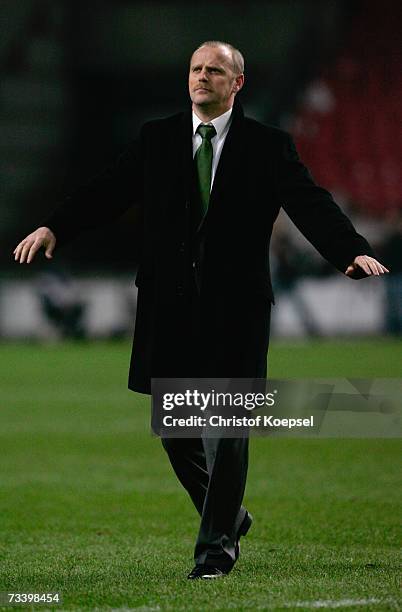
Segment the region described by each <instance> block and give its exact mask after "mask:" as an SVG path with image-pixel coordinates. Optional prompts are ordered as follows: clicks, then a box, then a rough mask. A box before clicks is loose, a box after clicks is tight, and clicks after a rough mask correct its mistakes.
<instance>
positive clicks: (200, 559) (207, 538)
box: [162, 438, 248, 568]
mask: <svg viewBox="0 0 402 612" xmlns="http://www.w3.org/2000/svg"><path fill="white" fill-rule="evenodd" d="M162 444H163V447H164V448H165V450H166V452H167V454H168V456H169V459H170V462H171V464H172V467H173V469H174V471H175V473H176V475H177V477H178V479H179V480H180V482H181V484H182V485H183V487H184V488H185V489H186V490H187V492H188V493H189V495H190V497H191V499H192V501H193V503H194V506H195V507H196V509H197V511H198V513H199V515H200V516H201V524H200V528H199V532H198V537H197V541H196V545H195V550H194V560H195V563H196V564H205V565H213V566H215V567H222V568H231V567H232V566H233V565H234V563H235V561H236V557H235V542H236V537H237V532H238V530H239V527H240V525H241V523H242V522H243V520H244V518H245V516H246V510H245V508H244V507H243V506H242V505H241V503H242V500H243V495H244V489H245V486H246V478H247V468H248V438H162Z"/></svg>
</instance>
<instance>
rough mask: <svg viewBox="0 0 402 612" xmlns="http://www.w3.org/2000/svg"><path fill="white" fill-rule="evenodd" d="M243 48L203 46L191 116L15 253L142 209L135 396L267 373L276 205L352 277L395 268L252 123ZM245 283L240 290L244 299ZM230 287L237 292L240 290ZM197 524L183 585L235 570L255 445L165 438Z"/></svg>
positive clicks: (162, 131) (282, 138)
mask: <svg viewBox="0 0 402 612" xmlns="http://www.w3.org/2000/svg"><path fill="white" fill-rule="evenodd" d="M243 84H244V61H243V57H242V55H241V53H240V52H239V51H238V50H237V49H235V48H234V47H232V46H231V45H229V44H227V43H221V42H216V41H209V42H206V43H203V44H202V45H201V46H200V47H199V48H198V49H197V50H196V51H195V52H194V54H193V55H192V58H191V63H190V72H189V93H190V98H191V101H192V106H191V108H189V109H188V110H187V111H186V112H184V113H180V114H177V115H174V116H172V117H168V118H166V119H161V120H156V121H151V122H149V123H146V124H145V125H144V126H143V127H142V129H141V132H140V135H139V138H138V139H137V140H135V141H134V142H132V143H131V144H130V145H129V147H128V148H127V150H126V151H125V152H124V153H123V154H122V155H121V157H120V158H119V159H118V160H117V161H116V163H115V164H114V165H113V166H112V167H110V168H108V169H107V170H106V171H105V172H103V173H102V174H101V175H100V176H98V177H96V178H95V179H93V180H92V181H90V182H89V183H88V184H87V185H85V186H84V187H82V188H81V189H79V190H78V191H77V192H76V193H74V194H73V195H72V196H70V197H68V198H66V199H65V200H64V201H63V202H62V203H61V204H60V205H59V207H58V208H57V209H56V210H55V211H54V212H53V213H52V214H51V215H50V216H49V217H47V219H45V220H44V221H43V223H42V226H41V227H40V228H38V229H37V230H36V231H35V232H33V233H32V234H30V235H29V236H27V237H26V238H25V239H24V240H23V241H22V242H20V244H19V245H18V246H17V247H16V249H15V251H14V255H15V259H16V260H17V261H20V263H23V262H24V261H26V262H27V263H30V262H31V261H32V259H33V257H34V256H35V253H36V252H37V251H38V249H39V248H41V247H42V246H43V247H45V249H46V252H45V254H46V257H48V258H51V257H52V253H53V250H54V247H55V245H56V241H57V245H58V246H60V245H62V244H63V243H65V242H67V241H69V240H72V239H73V238H74V237H75V236H76V235H77V234H78V233H80V232H81V231H82V230H84V229H89V228H95V227H99V226H100V225H102V224H109V223H110V222H111V221H112V220H113V219H115V218H116V217H118V216H119V215H121V214H122V213H123V212H124V211H125V210H126V209H127V208H129V207H130V206H138V207H139V209H140V213H141V214H140V215H139V218H140V222H141V224H142V232H141V236H142V244H141V259H140V265H139V270H138V274H137V279H136V284H137V286H138V306H137V319H136V326H135V335H134V342H133V353H132V358H131V365H130V373H129V388H130V389H132V390H133V391H139V392H142V393H150V391H151V379H152V378H186V377H190V378H194V377H203V378H237V377H239V378H265V376H266V367H267V361H266V359H267V351H268V341H269V321H270V309H271V304H273V303H274V297H273V292H272V287H271V281H270V271H269V242H270V237H271V232H272V227H273V224H274V221H275V219H276V217H277V215H278V213H279V210H280V208H281V206H283V207H284V209H285V210H286V212H287V214H288V215H289V216H290V218H291V219H292V221H293V222H294V223H295V224H296V226H297V227H298V228H299V229H300V231H301V232H302V233H303V234H304V235H305V236H306V237H307V238H308V240H310V242H311V243H312V244H313V245H314V246H315V247H316V248H317V250H318V251H319V252H320V253H321V254H322V255H323V257H325V258H326V259H327V260H328V261H329V262H330V263H331V264H333V265H334V266H335V267H336V268H337V269H338V270H340V271H341V272H343V273H344V274H346V275H348V276H349V277H351V278H363V277H365V276H370V275H379V274H383V273H384V272H387V271H388V270H387V269H386V268H385V267H384V266H382V265H381V264H380V263H379V262H378V261H377V260H376V259H374V257H373V253H372V250H371V248H370V246H369V244H368V243H367V241H366V240H365V239H364V238H363V237H362V236H360V235H359V234H358V233H357V232H356V231H355V229H354V227H353V225H352V224H351V223H350V221H349V220H348V218H347V217H346V216H345V215H344V214H343V213H342V212H341V210H340V209H339V207H338V206H337V204H336V203H335V202H334V201H333V199H332V196H331V194H330V193H329V192H328V191H326V190H325V189H323V188H322V187H319V186H317V185H316V184H315V183H314V181H313V179H312V177H311V175H310V174H309V172H308V170H307V169H306V168H305V166H304V165H303V164H302V163H301V161H300V159H299V157H298V154H297V152H296V149H295V146H294V144H293V141H292V139H291V137H290V136H289V135H288V134H287V133H286V132H284V131H283V130H281V129H279V128H276V127H272V126H265V125H262V124H261V123H258V122H257V121H254V120H252V119H249V118H247V117H245V116H244V114H243V110H242V108H241V106H240V104H239V103H237V100H236V101H235V96H236V94H237V93H238V92H239V91H240V89H241V88H242V87H243ZM239 287H240V290H239ZM235 289H236V294H235V293H234V292H235ZM162 443H163V446H164V448H165V450H166V451H167V453H168V455H169V458H170V461H171V463H172V466H173V468H174V470H175V472H176V474H177V476H178V478H179V480H180V482H181V483H182V484H183V486H184V487H185V488H186V489H187V491H188V493H189V494H190V496H191V499H192V501H193V503H194V505H195V507H196V508H197V510H198V512H199V514H200V516H201V524H200V530H199V534H198V538H197V542H196V546H195V554H194V558H195V563H196V565H195V567H194V569H193V570H192V572H191V573H190V574H189V576H188V578H190V579H194V578H204V579H205V578H217V577H221V576H224V575H225V574H227V573H228V572H229V571H230V570H231V569H232V567H233V565H234V564H235V562H236V561H237V559H238V557H239V550H240V548H239V540H240V537H241V536H242V535H245V534H246V533H247V531H248V529H249V528H250V526H251V521H252V517H251V515H250V514H249V513H248V512H247V510H246V509H245V508H244V507H243V506H242V505H241V503H242V499H243V494H244V489H245V483H246V475H247V458H248V440H247V438H241V439H240V438H215V439H209V438H203V439H201V438H196V439H194V438H191V439H185V438H184V439H183V438H163V439H162Z"/></svg>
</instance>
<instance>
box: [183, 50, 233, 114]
mask: <svg viewBox="0 0 402 612" xmlns="http://www.w3.org/2000/svg"><path fill="white" fill-rule="evenodd" d="M242 79H243V77H242V76H241V77H236V75H235V74H234V72H233V64H232V57H231V53H230V51H229V50H228V49H226V48H225V47H208V46H206V47H201V49H198V51H195V53H194V54H193V56H192V58H191V62H190V73H189V78H188V87H189V93H190V98H191V100H192V102H193V104H194V106H195V107H197V106H198V107H200V108H202V109H205V110H206V109H214V110H216V111H222V113H223V112H225V111H226V110H228V109H229V108H231V106H232V105H233V99H234V95H235V93H236V91H237V90H238V89H240V88H241V86H242V84H243V80H242Z"/></svg>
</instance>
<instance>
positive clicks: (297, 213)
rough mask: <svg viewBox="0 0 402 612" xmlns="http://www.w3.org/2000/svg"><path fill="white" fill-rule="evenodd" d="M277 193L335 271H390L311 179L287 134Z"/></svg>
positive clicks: (357, 273)
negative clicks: (375, 256)
mask: <svg viewBox="0 0 402 612" xmlns="http://www.w3.org/2000/svg"><path fill="white" fill-rule="evenodd" d="M278 192H279V197H280V199H281V201H282V202H283V204H282V205H283V208H284V209H285V211H286V213H287V214H288V215H289V217H290V218H291V220H292V221H293V223H294V224H295V225H296V226H297V228H298V229H299V230H300V231H301V232H302V234H303V235H304V236H305V237H306V238H307V240H309V241H310V242H311V243H312V244H313V246H314V247H315V248H316V249H317V250H318V251H319V252H320V253H321V255H322V256H323V257H325V259H327V260H328V261H329V262H330V263H331V264H332V265H333V266H335V267H336V268H337V269H338V270H340V271H341V272H343V273H344V274H346V275H347V276H349V277H350V278H354V279H358V278H364V277H365V276H371V275H373V274H383V273H385V272H388V271H389V270H387V268H385V266H383V265H382V264H381V263H380V262H378V261H377V260H376V259H375V258H374V253H373V250H372V248H371V247H370V245H369V243H368V242H367V240H366V239H365V238H364V237H363V236H361V235H360V234H358V233H357V232H356V230H355V228H354V227H353V225H352V223H351V222H350V220H349V219H348V217H347V216H346V215H345V214H344V213H343V212H342V210H341V209H340V208H339V206H338V205H337V204H336V203H335V201H334V200H333V198H332V196H331V194H330V193H329V191H327V190H326V189H323V188H322V187H320V186H319V185H317V184H316V183H315V182H314V180H313V178H312V176H311V174H310V172H309V171H308V169H307V168H306V167H305V166H304V164H303V163H302V162H301V161H300V158H299V155H298V153H297V151H296V147H295V145H294V142H293V140H292V138H291V137H290V136H289V134H286V133H283V142H282V145H281V150H280V155H279V163H278Z"/></svg>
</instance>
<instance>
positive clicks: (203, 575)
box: [187, 565, 229, 580]
mask: <svg viewBox="0 0 402 612" xmlns="http://www.w3.org/2000/svg"><path fill="white" fill-rule="evenodd" d="M228 573H229V570H225V569H223V568H221V569H220V568H219V567H213V566H212V565H196V566H195V567H194V568H193V569H192V570H191V572H190V573H189V575H188V576H187V578H188V579H189V580H199V579H201V580H214V579H215V578H223V576H227V574H228Z"/></svg>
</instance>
